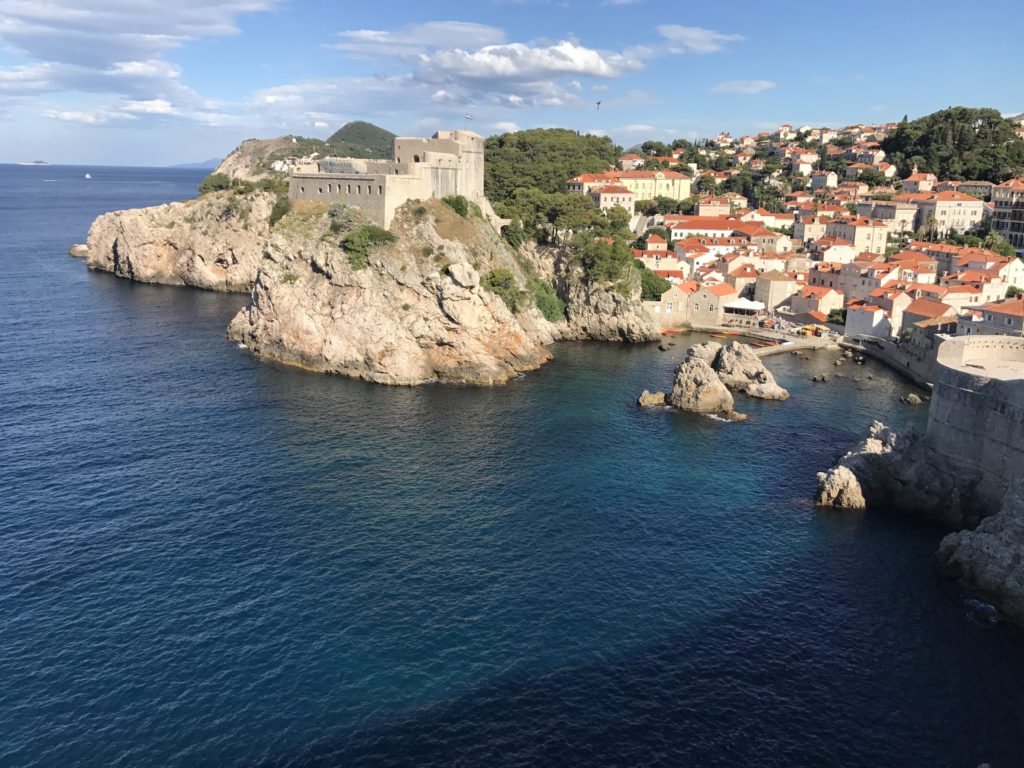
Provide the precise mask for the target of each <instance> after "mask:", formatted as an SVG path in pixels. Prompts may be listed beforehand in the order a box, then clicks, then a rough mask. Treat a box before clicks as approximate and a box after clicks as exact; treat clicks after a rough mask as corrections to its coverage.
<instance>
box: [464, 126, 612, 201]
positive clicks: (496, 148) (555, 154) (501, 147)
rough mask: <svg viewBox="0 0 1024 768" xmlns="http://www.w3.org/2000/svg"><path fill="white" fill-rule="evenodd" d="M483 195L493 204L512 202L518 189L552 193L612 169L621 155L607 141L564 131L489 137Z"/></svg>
mask: <svg viewBox="0 0 1024 768" xmlns="http://www.w3.org/2000/svg"><path fill="white" fill-rule="evenodd" d="M484 151H485V153H486V157H487V164H486V170H485V176H484V192H485V194H486V195H487V197H488V198H489V199H490V200H491V202H492V203H499V202H501V201H504V200H508V199H510V198H511V197H512V196H513V195H514V194H515V192H516V190H517V189H537V190H540V191H541V192H547V193H554V192H561V191H563V190H564V189H565V181H566V179H571V178H572V177H573V176H578V175H579V174H581V173H598V172H600V171H605V170H608V168H613V167H615V163H616V162H617V161H618V159H619V155H620V154H622V148H621V147H618V146H616V145H615V144H614V143H613V142H612V140H611V139H609V138H608V137H607V136H591V135H583V134H579V133H576V131H569V130H566V129H564V128H534V129H532V130H529V131H516V132H514V133H503V134H500V135H498V136H491V137H490V138H489V139H487V143H486V145H485V149H484Z"/></svg>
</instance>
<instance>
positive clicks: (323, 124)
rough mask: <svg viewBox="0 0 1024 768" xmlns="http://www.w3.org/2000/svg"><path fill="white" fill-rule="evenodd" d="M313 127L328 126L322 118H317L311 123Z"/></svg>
mask: <svg viewBox="0 0 1024 768" xmlns="http://www.w3.org/2000/svg"><path fill="white" fill-rule="evenodd" d="M313 127H314V128H330V126H329V125H328V124H327V123H325V122H324V121H323V120H317V121H316V122H315V123H313Z"/></svg>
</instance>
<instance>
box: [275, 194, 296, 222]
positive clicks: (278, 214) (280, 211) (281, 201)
mask: <svg viewBox="0 0 1024 768" xmlns="http://www.w3.org/2000/svg"><path fill="white" fill-rule="evenodd" d="M291 209H292V201H291V200H289V199H288V197H287V195H285V196H283V197H278V198H277V201H276V202H275V203H274V207H273V208H271V209H270V226H274V225H275V224H277V222H279V221H280V220H281V219H282V218H283V217H284V215H285V214H286V213H288V211H290V210H291Z"/></svg>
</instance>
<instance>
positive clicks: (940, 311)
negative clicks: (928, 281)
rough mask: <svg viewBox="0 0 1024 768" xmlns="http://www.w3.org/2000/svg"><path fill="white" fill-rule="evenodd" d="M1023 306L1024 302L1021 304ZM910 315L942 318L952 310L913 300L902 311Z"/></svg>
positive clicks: (933, 303)
mask: <svg viewBox="0 0 1024 768" xmlns="http://www.w3.org/2000/svg"><path fill="white" fill-rule="evenodd" d="M1022 305H1024V302H1022ZM903 311H904V312H905V313H907V314H910V315H921V316H922V317H942V316H944V315H949V314H952V313H953V308H952V307H951V306H949V305H948V304H943V303H942V302H941V301H932V300H931V299H914V300H913V301H912V302H910V303H909V304H908V305H907V308H906V309H904V310H903Z"/></svg>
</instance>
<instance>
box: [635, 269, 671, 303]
mask: <svg viewBox="0 0 1024 768" xmlns="http://www.w3.org/2000/svg"><path fill="white" fill-rule="evenodd" d="M635 263H636V266H637V268H638V269H639V270H640V298H641V299H643V300H644V301H657V300H658V299H660V298H661V294H663V293H664V292H665V291H667V290H668V289H669V288H671V287H672V283H670V282H669V281H668V280H666V279H665V278H663V277H661V276H659V275H656V274H654V273H653V272H652V271H651V270H649V269H648V268H647V267H646V266H645V265H644V263H643V262H642V261H640V260H639V259H637V260H636V261H635Z"/></svg>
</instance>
